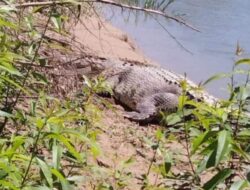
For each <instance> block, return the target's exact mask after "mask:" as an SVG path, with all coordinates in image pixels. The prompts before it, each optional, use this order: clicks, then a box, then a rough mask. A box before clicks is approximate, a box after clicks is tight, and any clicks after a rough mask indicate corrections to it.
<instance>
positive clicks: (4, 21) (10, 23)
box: [0, 18, 17, 29]
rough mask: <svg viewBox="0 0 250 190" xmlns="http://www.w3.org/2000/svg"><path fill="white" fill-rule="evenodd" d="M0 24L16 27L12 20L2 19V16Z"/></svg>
mask: <svg viewBox="0 0 250 190" xmlns="http://www.w3.org/2000/svg"><path fill="white" fill-rule="evenodd" d="M0 26H6V27H9V28H12V29H17V26H16V25H15V24H13V23H12V22H9V21H6V20H3V19H2V18H0Z"/></svg>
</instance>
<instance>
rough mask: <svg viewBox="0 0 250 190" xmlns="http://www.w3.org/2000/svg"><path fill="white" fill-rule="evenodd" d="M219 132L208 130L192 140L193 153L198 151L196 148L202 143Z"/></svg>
mask: <svg viewBox="0 0 250 190" xmlns="http://www.w3.org/2000/svg"><path fill="white" fill-rule="evenodd" d="M216 133H217V132H216V131H206V132H205V133H202V134H201V135H199V136H197V137H196V138H195V139H194V140H193V141H192V154H194V153H195V152H196V150H197V149H198V148H199V147H200V145H202V144H203V143H205V142H207V140H208V139H209V138H210V137H213V136H214V135H215V134H216Z"/></svg>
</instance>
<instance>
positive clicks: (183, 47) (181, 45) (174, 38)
mask: <svg viewBox="0 0 250 190" xmlns="http://www.w3.org/2000/svg"><path fill="white" fill-rule="evenodd" d="M152 17H153V19H154V20H155V21H156V22H157V23H158V24H159V25H160V26H161V27H162V29H163V30H165V31H166V32H167V33H168V35H169V36H170V37H171V38H172V39H173V40H174V41H175V42H176V43H177V44H178V45H179V46H180V47H181V48H182V49H184V50H185V51H186V52H188V53H190V54H191V55H193V53H192V52H191V51H190V50H188V49H187V48H186V47H185V46H184V45H183V44H182V43H181V42H180V41H179V40H178V39H177V38H176V37H175V36H174V35H173V34H172V33H171V32H169V30H168V29H167V28H166V27H165V26H164V25H163V24H161V22H160V21H159V20H157V19H156V18H155V17H154V16H152Z"/></svg>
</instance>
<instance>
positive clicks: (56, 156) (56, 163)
mask: <svg viewBox="0 0 250 190" xmlns="http://www.w3.org/2000/svg"><path fill="white" fill-rule="evenodd" d="M62 153H63V148H62V147H61V146H60V145H59V144H57V143H56V142H54V144H53V147H52V160H53V167H54V168H55V169H57V170H58V169H59V167H60V161H61V157H62Z"/></svg>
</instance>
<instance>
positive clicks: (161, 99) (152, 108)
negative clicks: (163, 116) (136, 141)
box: [124, 93, 179, 121]
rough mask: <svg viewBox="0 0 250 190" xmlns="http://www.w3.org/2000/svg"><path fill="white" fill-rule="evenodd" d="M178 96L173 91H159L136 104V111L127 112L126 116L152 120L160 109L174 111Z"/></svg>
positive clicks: (140, 119)
mask: <svg viewBox="0 0 250 190" xmlns="http://www.w3.org/2000/svg"><path fill="white" fill-rule="evenodd" d="M178 96H179V95H177V94H173V93H157V94H153V95H151V96H148V97H145V98H143V99H142V100H141V102H139V103H138V104H137V106H136V112H134V111H133V112H125V113H124V117H127V118H129V119H131V120H134V121H143V120H150V119H152V118H153V117H155V116H157V115H158V114H159V111H160V110H164V111H174V110H175V109H176V108H177V106H178Z"/></svg>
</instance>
